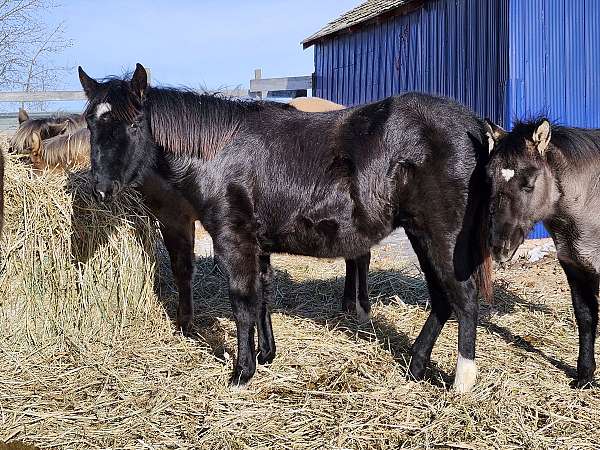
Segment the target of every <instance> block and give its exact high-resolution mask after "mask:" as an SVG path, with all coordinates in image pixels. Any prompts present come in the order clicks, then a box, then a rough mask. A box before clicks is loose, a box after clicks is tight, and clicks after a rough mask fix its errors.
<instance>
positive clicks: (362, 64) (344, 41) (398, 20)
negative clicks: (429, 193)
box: [315, 0, 508, 124]
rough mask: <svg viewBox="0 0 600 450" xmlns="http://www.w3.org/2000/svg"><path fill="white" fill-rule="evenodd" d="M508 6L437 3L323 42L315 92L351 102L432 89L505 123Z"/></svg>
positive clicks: (504, 0)
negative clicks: (506, 18)
mask: <svg viewBox="0 0 600 450" xmlns="http://www.w3.org/2000/svg"><path fill="white" fill-rule="evenodd" d="M507 11H508V0H489V1H486V2H481V1H479V0H452V1H445V0H444V1H442V0H440V1H433V2H428V3H427V4H426V6H424V7H423V8H421V9H419V10H418V11H415V12H413V13H410V14H407V15H405V16H400V17H395V18H392V19H390V20H387V21H384V22H382V23H380V24H374V25H370V26H366V27H363V28H362V29H361V30H359V31H357V32H355V33H352V34H343V35H341V36H338V37H335V38H333V39H330V40H327V41H325V42H324V43H319V44H317V45H316V46H315V73H316V77H317V86H316V95H317V96H319V97H323V98H327V99H329V100H332V101H334V102H337V103H343V104H345V105H348V106H350V105H357V104H361V103H368V102H372V101H376V100H380V99H382V98H385V97H388V96H390V95H393V94H399V93H401V92H406V91H423V92H430V93H435V94H440V95H445V96H448V97H452V98H455V99H457V100H458V101H460V102H462V103H465V104H466V105H467V106H469V107H471V108H472V109H473V110H474V111H476V112H477V113H479V114H481V115H482V116H486V117H489V118H491V119H492V120H495V121H496V122H498V123H501V124H502V123H504V117H505V115H506V114H505V111H504V109H505V104H504V88H505V83H506V79H507V77H508V65H507V64H506V63H504V61H506V60H507V59H508V57H507V52H508V47H507V45H506V41H507V36H508V26H507V21H506V20H505V17H506V15H507ZM332 60H333V62H332Z"/></svg>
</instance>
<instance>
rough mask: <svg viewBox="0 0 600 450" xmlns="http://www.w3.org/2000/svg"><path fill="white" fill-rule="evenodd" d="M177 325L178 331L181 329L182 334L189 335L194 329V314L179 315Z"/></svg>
mask: <svg viewBox="0 0 600 450" xmlns="http://www.w3.org/2000/svg"><path fill="white" fill-rule="evenodd" d="M175 326H176V329H177V331H181V334H183V335H184V336H187V335H188V334H189V332H190V331H191V329H192V316H182V317H177V323H176V325H175Z"/></svg>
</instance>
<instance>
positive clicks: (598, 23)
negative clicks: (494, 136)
mask: <svg viewBox="0 0 600 450" xmlns="http://www.w3.org/2000/svg"><path fill="white" fill-rule="evenodd" d="M356 28H357V30H356V31H354V32H352V33H347V34H341V35H334V36H332V37H330V38H327V39H325V40H323V41H321V42H319V43H317V44H315V77H316V84H317V85H316V90H315V92H316V93H317V95H318V96H320V97H323V98H327V99H329V100H332V101H335V102H338V103H343V104H345V105H348V106H351V105H357V104H364V103H368V102H371V101H375V100H379V99H382V98H384V97H387V96H389V95H392V94H399V93H402V92H406V91H422V92H429V93H432V94H440V95H445V96H448V97H452V98H455V99H456V100H458V101H459V102H461V103H463V104H465V105H466V106H468V107H469V108H471V109H472V110H473V111H475V112H476V113H477V114H479V115H480V116H482V117H487V118H489V119H491V120H493V121H495V122H497V123H499V124H501V125H503V126H504V127H507V128H510V127H512V124H513V121H514V120H515V119H526V118H528V117H530V116H534V115H538V114H544V115H548V116H549V117H551V118H552V119H554V120H556V121H558V122H560V123H563V124H565V125H572V126H583V127H600V43H599V38H598V36H600V1H598V0H486V1H482V0H430V1H427V2H425V3H424V5H423V6H422V7H421V8H419V9H417V10H413V11H412V12H410V13H408V14H405V15H399V16H395V17H391V18H388V19H382V20H381V21H380V22H379V23H370V24H365V25H362V26H360V25H359V26H358V27H356ZM536 230H537V229H536ZM535 233H537V234H535ZM535 233H534V235H536V236H539V235H540V233H541V232H540V230H537V231H536V232H535Z"/></svg>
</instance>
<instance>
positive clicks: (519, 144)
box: [486, 119, 557, 262]
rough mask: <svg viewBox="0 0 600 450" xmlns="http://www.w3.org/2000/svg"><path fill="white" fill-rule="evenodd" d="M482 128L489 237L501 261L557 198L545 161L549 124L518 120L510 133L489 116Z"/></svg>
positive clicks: (553, 180)
mask: <svg viewBox="0 0 600 450" xmlns="http://www.w3.org/2000/svg"><path fill="white" fill-rule="evenodd" d="M486 128H487V134H488V139H489V140H490V144H491V145H490V151H491V155H490V161H489V163H488V166H487V174H488V178H489V180H490V184H491V187H492V198H491V202H490V236H489V239H490V245H491V247H492V254H493V256H494V259H496V261H498V262H505V261H508V260H510V259H511V258H512V257H513V255H514V254H515V252H516V251H517V248H518V247H519V246H520V245H521V244H522V243H523V241H524V240H525V237H526V236H527V234H528V233H529V232H530V231H531V229H532V228H533V225H534V224H535V222H538V221H540V220H543V219H544V218H546V217H548V215H550V213H551V210H552V207H553V205H554V202H555V200H556V199H555V194H556V192H557V189H556V184H555V179H554V176H553V175H552V172H551V170H550V168H549V166H548V164H547V162H546V155H547V153H548V151H549V147H550V146H551V144H550V139H551V126H550V122H549V121H548V120H546V119H541V120H537V121H535V122H529V123H518V124H516V125H515V127H514V128H513V130H512V131H511V132H510V133H509V132H506V131H504V130H503V129H502V128H500V127H499V126H497V125H494V124H492V123H491V122H488V121H486ZM492 144H493V145H492Z"/></svg>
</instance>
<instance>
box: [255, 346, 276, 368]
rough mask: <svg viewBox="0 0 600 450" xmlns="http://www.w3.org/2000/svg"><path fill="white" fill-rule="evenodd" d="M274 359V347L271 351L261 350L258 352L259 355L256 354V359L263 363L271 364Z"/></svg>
mask: <svg viewBox="0 0 600 450" xmlns="http://www.w3.org/2000/svg"><path fill="white" fill-rule="evenodd" d="M274 359H275V349H272V350H269V351H264V352H263V351H262V350H261V351H259V352H258V355H257V356H256V360H257V361H258V363H259V364H261V365H264V364H271V363H272V362H273V360H274Z"/></svg>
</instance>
